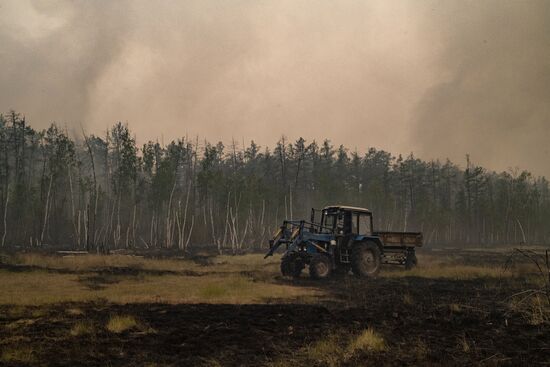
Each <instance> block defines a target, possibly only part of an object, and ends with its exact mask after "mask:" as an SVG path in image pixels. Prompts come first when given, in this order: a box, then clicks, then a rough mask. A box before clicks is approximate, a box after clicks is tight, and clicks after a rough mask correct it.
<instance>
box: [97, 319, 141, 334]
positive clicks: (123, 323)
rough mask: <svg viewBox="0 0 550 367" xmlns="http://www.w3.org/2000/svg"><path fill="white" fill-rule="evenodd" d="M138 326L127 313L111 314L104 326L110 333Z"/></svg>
mask: <svg viewBox="0 0 550 367" xmlns="http://www.w3.org/2000/svg"><path fill="white" fill-rule="evenodd" d="M137 326H138V322H137V320H136V319H135V318H134V317H133V316H129V315H122V316H121V315H115V316H111V318H110V319H109V321H108V322H107V325H105V328H106V329H107V330H109V331H110V332H112V333H117V334H119V333H122V332H124V331H126V330H130V329H132V328H135V327H137Z"/></svg>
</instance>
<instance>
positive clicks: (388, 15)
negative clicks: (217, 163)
mask: <svg viewBox="0 0 550 367" xmlns="http://www.w3.org/2000/svg"><path fill="white" fill-rule="evenodd" d="M548 7H549V5H548V2H544V1H541V2H535V1H532V2H527V3H524V2H522V3H520V2H502V1H498V2H496V1H495V2H490V1H484V2H467V3H465V2H462V1H456V2H455V1H447V2H431V1H422V2H419V1H403V2H386V1H381V0H376V1H365V2H361V1H356V0H343V1H338V2H335V1H329V0H316V1H315V0H304V1H294V0H292V1H291V0H280V1H256V0H254V1H252V0H249V1H245V0H235V1H231V2H228V1H216V0H195V1H194V0H189V1H184V2H182V1H175V0H174V1H173V0H165V1H157V2H152V1H146V0H133V1H130V0H119V1H110V0H109V1H108V0H103V1H102V0H97V1H93V2H91V1H84V0H72V1H70V0H57V1H49V2H47V3H46V2H41V1H32V0H3V1H0V15H1V16H2V19H3V21H2V22H1V23H0V45H1V47H0V110H2V111H7V110H8V109H10V108H13V109H16V110H18V111H20V112H23V113H25V114H26V116H27V117H28V119H29V121H30V123H31V124H32V125H33V126H35V127H45V126H47V125H48V124H49V123H51V122H52V121H57V122H58V123H61V124H66V125H67V126H68V128H69V130H73V131H74V133H75V134H78V133H79V132H80V125H83V126H84V127H85V128H86V130H87V131H88V132H93V133H97V134H101V133H102V132H104V131H105V129H106V128H107V127H108V126H111V125H112V124H113V123H114V122H116V121H123V122H128V123H129V124H130V127H131V129H132V130H133V131H134V132H135V133H136V135H137V138H138V141H141V142H143V141H144V140H146V139H159V140H160V139H164V140H165V141H168V140H170V139H174V138H177V137H181V136H184V135H189V136H191V137H193V136H195V135H199V136H200V137H202V138H206V139H208V140H210V141H216V140H223V141H226V142H227V141H229V140H231V139H232V138H234V139H236V140H238V141H241V140H251V139H254V140H256V141H257V142H259V143H260V144H262V145H272V144H273V143H274V142H275V141H276V140H277V139H278V138H279V137H280V136H281V135H282V134H285V135H286V136H288V137H289V138H291V139H292V138H297V137H298V136H303V137H304V138H306V139H308V140H312V139H317V140H320V139H323V138H330V139H331V140H332V141H333V142H334V143H336V144H345V145H346V146H348V147H350V148H352V149H354V148H357V149H358V150H359V151H364V150H365V149H366V147H368V146H376V147H379V148H383V149H387V150H390V151H392V152H395V153H399V152H402V153H408V152H410V151H414V152H415V153H418V154H420V155H421V156H422V157H425V158H432V157H433V158H446V157H450V158H452V159H454V160H458V161H461V160H463V157H464V155H465V154H466V153H470V154H471V155H472V157H473V159H474V160H475V161H476V162H478V163H480V164H486V165H489V166H490V168H495V169H506V168H507V167H508V166H520V167H522V168H527V169H532V170H534V171H535V172H536V173H545V174H550V168H549V167H548V165H547V164H546V161H547V159H548V154H549V153H548V150H547V149H548V148H546V146H547V144H544V142H546V141H547V140H548V138H549V136H548V123H549V118H548V116H549V104H548V103H547V102H546V101H548V100H550V98H549V97H550V95H549V90H548V88H549V85H550V83H548V82H549V80H548V78H549V77H550V72H549V70H548V67H549V61H548V60H550V58H549V54H548V52H549V50H550V47H548V46H549V45H548V40H549V39H550V33H549V32H548V30H549V29H548V24H547V23H548V22H547V21H546V22H545V19H549V14H548Z"/></svg>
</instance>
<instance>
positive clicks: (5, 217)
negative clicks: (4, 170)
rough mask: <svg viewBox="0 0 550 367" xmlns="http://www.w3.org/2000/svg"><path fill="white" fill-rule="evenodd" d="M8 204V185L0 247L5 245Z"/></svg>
mask: <svg viewBox="0 0 550 367" xmlns="http://www.w3.org/2000/svg"><path fill="white" fill-rule="evenodd" d="M9 203H10V184H9V183H8V187H7V188H6V203H5V206H4V234H3V235H2V247H4V245H5V243H6V235H7V234H8V204H9Z"/></svg>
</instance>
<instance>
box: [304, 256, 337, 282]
mask: <svg viewBox="0 0 550 367" xmlns="http://www.w3.org/2000/svg"><path fill="white" fill-rule="evenodd" d="M331 272H332V264H331V261H330V258H329V257H328V256H327V255H323V254H315V255H313V257H312V258H311V260H310V261H309V275H310V276H311V277H312V278H313V279H326V278H328V277H329V276H330V274H331Z"/></svg>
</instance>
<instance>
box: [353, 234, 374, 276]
mask: <svg viewBox="0 0 550 367" xmlns="http://www.w3.org/2000/svg"><path fill="white" fill-rule="evenodd" d="M381 264H382V259H381V254H380V248H378V246H377V245H376V243H374V242H370V241H369V242H361V243H357V244H355V245H354V246H353V247H352V249H351V270H352V271H353V274H354V275H355V276H357V277H361V278H363V277H364V278H371V277H375V276H376V275H377V274H378V272H380V267H381Z"/></svg>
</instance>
